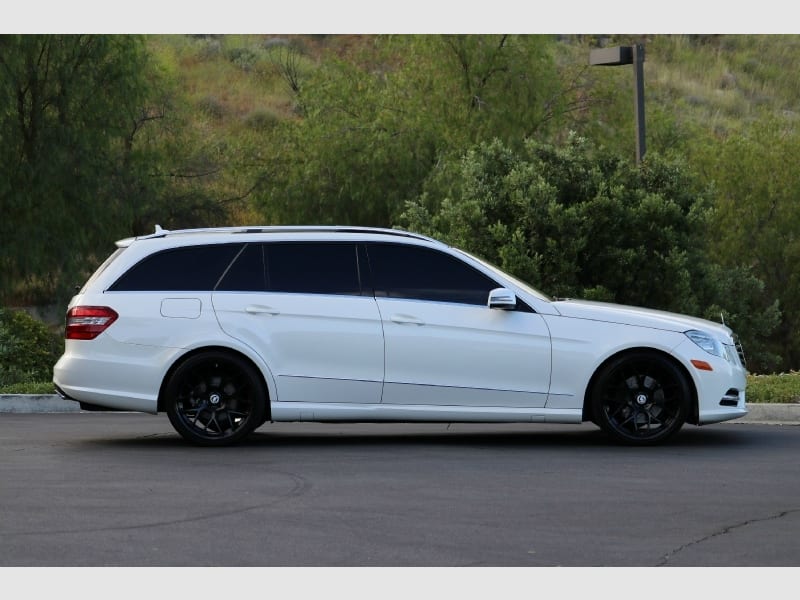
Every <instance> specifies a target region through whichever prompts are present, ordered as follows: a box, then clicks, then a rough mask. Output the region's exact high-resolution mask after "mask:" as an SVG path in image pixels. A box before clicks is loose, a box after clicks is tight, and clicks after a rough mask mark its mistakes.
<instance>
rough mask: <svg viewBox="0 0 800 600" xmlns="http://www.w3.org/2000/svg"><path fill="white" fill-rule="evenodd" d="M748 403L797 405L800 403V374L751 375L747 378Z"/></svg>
mask: <svg viewBox="0 0 800 600" xmlns="http://www.w3.org/2000/svg"><path fill="white" fill-rule="evenodd" d="M747 402H754V403H761V402H770V403H781V404H796V403H799V402H800V373H798V372H797V371H792V372H790V373H779V374H775V375H750V376H748V378H747Z"/></svg>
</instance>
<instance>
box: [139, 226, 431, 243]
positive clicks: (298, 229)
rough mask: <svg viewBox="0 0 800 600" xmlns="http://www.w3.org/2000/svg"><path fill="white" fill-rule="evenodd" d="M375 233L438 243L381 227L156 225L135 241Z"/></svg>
mask: <svg viewBox="0 0 800 600" xmlns="http://www.w3.org/2000/svg"><path fill="white" fill-rule="evenodd" d="M314 232H320V233H376V234H382V235H395V236H400V237H409V238H414V239H418V240H425V241H428V242H438V240H436V239H434V238H431V237H428V236H424V235H421V234H418V233H413V232H411V231H404V230H402V229H386V228H381V227H361V226H350V225H255V226H254V225H246V226H239V227H203V228H194V229H175V230H169V229H163V228H162V227H161V226H160V225H156V227H155V231H154V232H153V233H151V234H149V235H143V236H139V237H137V238H136V239H139V240H148V239H153V238H160V237H167V236H168V235H186V234H199V233H231V234H243V233H314Z"/></svg>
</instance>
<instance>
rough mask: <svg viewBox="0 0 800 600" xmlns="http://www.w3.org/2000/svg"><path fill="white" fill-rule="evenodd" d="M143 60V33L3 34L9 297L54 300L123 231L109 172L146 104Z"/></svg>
mask: <svg viewBox="0 0 800 600" xmlns="http://www.w3.org/2000/svg"><path fill="white" fill-rule="evenodd" d="M145 62H146V55H145V52H144V48H143V44H142V40H141V39H140V38H136V37H129V36H83V35H14V36H0V165H1V166H0V168H1V169H2V175H1V176H0V206H2V211H3V215H4V218H3V219H2V221H0V239H2V245H3V251H2V253H0V273H1V274H2V275H0V277H2V282H0V289H2V292H3V296H4V297H5V298H6V299H8V298H16V299H17V300H29V301H30V300H37V299H40V298H42V297H49V296H52V294H53V293H54V292H55V291H56V288H57V287H58V286H59V284H64V281H65V278H68V277H71V276H73V275H75V274H76V273H77V272H81V271H82V269H83V268H84V267H83V262H84V261H85V259H86V257H87V255H90V254H92V253H93V252H97V251H101V252H102V253H103V254H105V253H107V251H108V250H107V244H108V231H109V230H111V231H115V230H117V227H116V224H115V216H116V211H115V210H114V208H115V202H116V200H115V199H114V198H113V197H111V196H109V194H108V191H109V183H110V181H109V175H110V174H111V173H113V171H114V169H113V163H114V161H115V160H116V159H117V158H118V157H119V155H120V149H121V146H122V145H123V144H124V141H125V139H126V136H127V135H128V133H129V129H130V124H131V119H132V116H133V115H135V114H136V113H137V111H139V110H141V107H142V106H143V104H144V98H143V94H145V91H146V89H147V88H146V85H145V82H144V81H143V79H142V73H143V65H144V64H145ZM101 247H102V250H100V248H101ZM70 283H75V282H74V281H73V282H70ZM67 285H68V284H67ZM15 286H16V287H15ZM23 289H24V290H27V291H25V292H23V291H22V290H23ZM31 290H33V292H31ZM20 294H22V295H23V296H24V295H26V294H27V295H30V294H33V296H34V297H33V298H30V297H29V298H24V297H23V298H20Z"/></svg>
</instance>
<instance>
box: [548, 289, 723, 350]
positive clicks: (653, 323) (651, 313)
mask: <svg viewBox="0 0 800 600" xmlns="http://www.w3.org/2000/svg"><path fill="white" fill-rule="evenodd" d="M553 306H554V307H555V308H556V309H557V310H558V312H559V313H561V315H563V316H565V317H571V318H573V319H590V320H592V321H605V322H607V323H621V324H624V325H635V326H637V327H650V328H652V329H664V330H666V331H678V332H684V331H688V330H689V329H699V330H701V331H705V332H707V333H709V334H712V335H715V336H716V337H718V338H719V339H721V340H725V341H728V342H729V341H730V340H731V334H732V332H731V330H730V328H729V327H727V326H725V325H720V324H719V323H714V322H713V321H708V320H706V319H699V318H697V317H689V316H687V315H681V314H678V313H671V312H666V311H662V310H653V309H650V308H639V307H637V306H625V305H623V304H610V303H607V302H591V301H588V300H569V299H567V300H556V301H555V302H553Z"/></svg>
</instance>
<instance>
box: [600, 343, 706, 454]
mask: <svg viewBox="0 0 800 600" xmlns="http://www.w3.org/2000/svg"><path fill="white" fill-rule="evenodd" d="M591 394H592V395H591V400H592V412H593V414H594V419H593V420H594V421H595V423H597V424H598V425H599V426H600V427H601V428H602V429H603V430H604V431H605V432H606V433H608V434H609V435H610V436H611V437H612V438H614V439H615V440H617V441H619V442H623V443H626V444H637V445H647V444H657V443H660V442H663V441H665V440H667V439H668V438H670V437H671V436H673V435H675V434H676V433H677V432H678V430H679V429H680V428H681V427H682V426H683V424H684V422H685V421H686V417H687V415H688V414H689V407H690V402H691V399H692V394H691V388H690V386H689V382H688V381H687V378H686V375H685V374H684V373H683V371H682V370H681V369H680V368H679V367H678V366H677V365H676V364H675V363H674V362H672V361H671V360H670V359H669V358H667V357H665V356H663V355H661V354H659V353H656V352H641V353H637V354H630V355H624V356H620V357H617V358H615V359H612V360H611V362H609V363H608V364H606V365H605V366H604V367H603V368H602V370H601V371H600V372H599V373H598V376H597V377H596V379H595V382H594V385H593V387H592V392H591Z"/></svg>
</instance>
